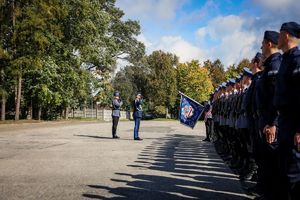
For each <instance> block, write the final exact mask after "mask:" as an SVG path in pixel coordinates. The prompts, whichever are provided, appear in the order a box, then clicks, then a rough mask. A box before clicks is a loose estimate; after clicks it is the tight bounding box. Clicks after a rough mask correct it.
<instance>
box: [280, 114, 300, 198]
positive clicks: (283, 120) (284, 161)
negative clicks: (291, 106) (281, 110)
mask: <svg viewBox="0 0 300 200" xmlns="http://www.w3.org/2000/svg"><path fill="white" fill-rule="evenodd" d="M278 125H279V129H278V136H277V137H278V144H279V148H278V150H279V169H280V174H279V175H280V182H281V195H283V196H282V197H281V198H280V199H282V200H285V199H289V198H291V196H293V195H294V196H295V194H296V193H295V190H294V191H293V189H292V188H291V184H290V183H289V179H288V177H287V172H288V169H289V165H290V164H291V161H292V149H293V145H294V144H293V142H294V134H295V133H296V131H297V129H296V125H297V119H295V118H293V117H291V116H290V115H279V118H278ZM293 198H294V197H293ZM294 199H295V198H294ZM298 199H299V198H298Z"/></svg>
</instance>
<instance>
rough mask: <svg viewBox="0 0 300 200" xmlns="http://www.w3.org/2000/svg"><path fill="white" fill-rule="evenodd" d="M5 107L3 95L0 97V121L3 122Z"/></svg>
mask: <svg viewBox="0 0 300 200" xmlns="http://www.w3.org/2000/svg"><path fill="white" fill-rule="evenodd" d="M5 105H6V98H5V95H4V94H3V95H2V101H1V121H4V120H5V109H6V108H5Z"/></svg>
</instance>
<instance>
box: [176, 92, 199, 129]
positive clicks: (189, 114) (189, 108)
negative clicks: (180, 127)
mask: <svg viewBox="0 0 300 200" xmlns="http://www.w3.org/2000/svg"><path fill="white" fill-rule="evenodd" d="M179 93H180V95H181V100H180V111H179V121H180V123H181V124H184V125H186V126H189V127H191V128H192V129H193V128H194V127H195V125H196V124H197V122H198V120H199V118H200V116H201V114H202V112H203V111H204V106H202V105H201V104H200V103H198V102H197V101H195V100H193V99H191V98H190V97H188V96H186V95H185V94H183V93H181V92H179Z"/></svg>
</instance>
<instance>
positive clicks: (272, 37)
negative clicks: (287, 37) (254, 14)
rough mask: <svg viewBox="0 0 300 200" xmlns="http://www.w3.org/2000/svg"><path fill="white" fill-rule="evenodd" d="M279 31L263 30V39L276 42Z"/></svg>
mask: <svg viewBox="0 0 300 200" xmlns="http://www.w3.org/2000/svg"><path fill="white" fill-rule="evenodd" d="M278 38H279V33H278V32H276V31H265V34H264V39H265V40H268V41H270V42H272V43H273V44H276V45H277V44H278Z"/></svg>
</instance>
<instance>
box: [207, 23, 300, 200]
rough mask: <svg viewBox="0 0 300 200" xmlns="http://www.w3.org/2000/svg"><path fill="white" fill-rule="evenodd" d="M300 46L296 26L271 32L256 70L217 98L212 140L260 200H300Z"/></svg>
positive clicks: (231, 82) (219, 91)
mask: <svg viewBox="0 0 300 200" xmlns="http://www.w3.org/2000/svg"><path fill="white" fill-rule="evenodd" d="M299 42H300V25H299V24H298V23H296V22H287V23H284V24H282V26H281V28H280V32H276V31H269V30H268V31H265V33H264V37H263V38H262V44H261V50H262V53H257V54H256V55H255V56H254V58H253V59H252V61H251V65H250V66H249V68H250V69H249V68H245V69H244V70H243V73H242V74H240V75H239V76H237V77H236V78H235V79H229V80H228V81H227V82H224V83H222V84H221V85H220V86H219V87H218V88H217V89H216V90H215V92H214V93H213V94H212V95H213V96H212V117H213V130H214V131H213V135H212V136H211V137H212V138H214V140H215V143H216V148H217V151H218V152H219V153H220V155H221V156H222V157H223V158H224V160H225V161H226V162H227V163H228V165H229V166H230V167H231V168H232V169H233V170H234V171H235V172H236V173H238V174H240V179H241V180H242V181H248V180H254V181H256V183H257V184H256V185H255V187H252V188H248V191H249V192H251V193H252V194H254V195H255V196H256V198H257V199H268V200H273V199H274V200H277V199H278V200H288V199H291V200H296V199H298V200H299V199H300V50H299V49H298V45H299ZM280 50H281V51H282V52H283V55H281V53H280Z"/></svg>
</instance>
